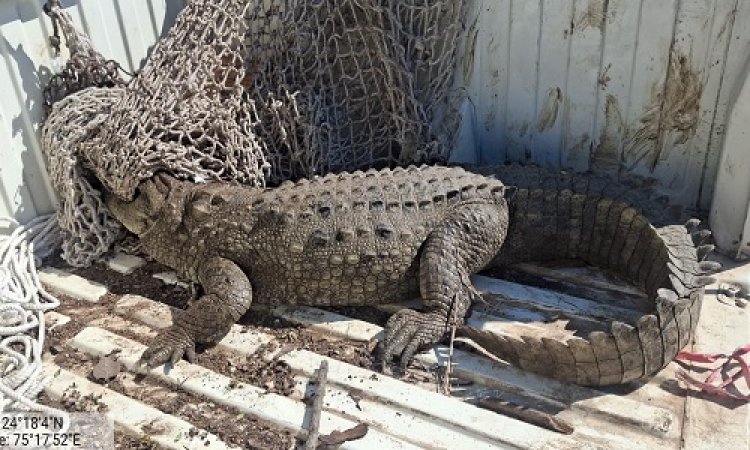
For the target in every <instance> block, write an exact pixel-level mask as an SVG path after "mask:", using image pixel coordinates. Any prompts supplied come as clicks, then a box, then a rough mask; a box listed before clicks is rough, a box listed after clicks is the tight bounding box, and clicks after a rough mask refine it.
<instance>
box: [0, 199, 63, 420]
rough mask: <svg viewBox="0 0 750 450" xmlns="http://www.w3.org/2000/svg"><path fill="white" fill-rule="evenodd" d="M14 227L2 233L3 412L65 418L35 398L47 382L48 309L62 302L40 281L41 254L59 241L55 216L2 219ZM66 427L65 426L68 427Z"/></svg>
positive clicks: (0, 395)
mask: <svg viewBox="0 0 750 450" xmlns="http://www.w3.org/2000/svg"><path fill="white" fill-rule="evenodd" d="M0 226H3V227H5V226H7V227H9V228H13V231H12V233H11V234H10V235H0V413H2V412H4V411H8V410H16V411H18V410H20V411H35V412H41V413H47V414H54V415H57V416H62V417H64V418H65V422H66V423H67V422H68V418H67V414H66V413H64V412H62V411H58V410H57V409H55V408H51V407H48V406H45V405H40V404H39V403H37V402H36V398H37V396H38V395H39V393H40V392H41V391H42V389H43V388H44V384H45V383H46V382H47V381H48V380H47V379H45V377H44V375H43V365H42V349H43V348H44V338H45V329H44V313H45V311H49V310H51V309H54V308H56V307H57V306H59V305H60V301H59V300H58V299H57V298H55V297H54V296H53V295H51V294H50V293H49V292H47V291H46V290H45V289H44V287H43V286H42V284H41V283H40V282H39V276H38V274H37V265H38V264H39V263H40V260H39V258H42V257H44V256H46V255H48V254H49V253H50V252H51V251H53V250H54V249H55V248H56V247H59V245H60V241H61V239H60V229H59V228H58V226H57V218H56V217H55V215H54V214H50V215H46V216H40V217H37V218H36V219H34V220H32V221H31V222H29V223H27V224H26V225H19V224H18V222H16V221H15V220H13V219H10V218H6V217H0ZM66 428H67V426H66Z"/></svg>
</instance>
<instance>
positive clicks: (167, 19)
mask: <svg viewBox="0 0 750 450" xmlns="http://www.w3.org/2000/svg"><path fill="white" fill-rule="evenodd" d="M41 3H42V2H41V1H32V0H3V1H2V2H0V57H1V59H2V62H0V64H1V65H2V66H3V67H2V68H0V86H4V87H6V86H7V87H8V89H2V90H1V91H0V143H2V144H1V149H0V161H2V163H1V164H0V171H2V172H1V175H0V213H2V214H7V213H10V214H11V215H14V216H15V217H16V218H18V219H20V220H28V219H29V218H31V217H33V216H35V215H37V214H39V213H41V212H46V211H49V210H51V209H52V208H53V202H52V200H51V191H50V189H49V185H48V183H47V182H46V177H45V175H44V170H43V169H42V168H43V158H42V157H41V154H40V152H39V148H38V144H37V141H36V131H35V129H36V124H37V121H38V119H39V115H40V112H41V103H40V88H39V87H40V86H41V85H43V84H44V82H46V80H47V79H48V78H49V75H50V67H51V61H52V53H51V49H50V48H49V46H48V45H47V38H46V36H47V34H48V33H47V32H48V29H47V28H48V26H49V23H48V21H47V20H46V18H43V19H41V20H40V19H39V17H40V16H42V17H43V15H42V13H41V6H40V5H41ZM467 3H468V7H467V14H466V18H465V27H466V30H467V33H466V38H465V39H464V40H463V41H462V42H460V43H459V52H460V56H461V58H462V59H461V60H460V61H459V65H458V71H457V77H456V90H455V91H456V95H458V96H464V97H465V98H466V101H465V102H464V104H463V105H462V108H461V110H462V112H463V114H464V118H465V121H464V124H463V126H462V131H461V136H462V137H461V140H460V141H459V144H458V150H459V151H458V152H457V153H460V154H462V155H468V156H463V158H464V159H466V158H468V159H476V158H481V159H482V160H484V161H487V162H496V161H506V160H508V161H531V162H536V163H540V164H544V165H550V166H557V167H563V168H572V169H576V170H586V169H590V168H593V169H596V170H599V171H604V172H606V173H612V174H620V173H635V174H639V175H645V176H649V177H655V178H657V179H658V180H659V183H660V185H661V186H662V187H663V188H664V190H665V191H667V192H668V193H670V194H671V195H672V197H673V199H674V200H676V201H679V202H681V203H684V204H686V205H693V206H694V205H698V206H700V207H701V208H704V209H707V208H708V207H709V206H710V201H711V198H712V193H713V190H714V183H715V178H716V173H717V167H718V162H719V153H720V150H721V144H722V140H723V127H724V124H725V122H726V119H727V111H728V110H729V106H730V103H731V101H732V89H731V87H732V86H735V85H737V80H739V79H740V77H742V76H744V69H745V62H746V61H747V59H748V56H750V45H748V39H750V36H748V33H747V29H746V27H743V26H741V24H739V25H737V26H736V23H737V22H739V21H738V20H736V18H737V17H745V18H746V17H750V2H744V1H738V0H717V1H713V0H637V1H634V0H568V1H558V0H538V1H528V0H467ZM63 5H64V6H65V7H66V9H67V10H68V11H69V12H71V13H72V14H73V16H74V17H75V19H76V20H77V22H78V24H79V26H80V27H81V28H82V29H83V30H85V31H86V32H87V33H88V34H89V35H90V36H91V37H92V40H93V41H94V42H95V43H96V44H97V45H98V47H99V49H100V51H102V52H103V53H104V54H105V55H106V56H108V57H111V58H113V59H115V60H117V61H119V62H120V63H121V64H123V66H124V67H126V68H128V69H130V70H133V69H136V68H138V67H139V66H140V64H141V62H142V61H143V58H144V57H145V56H146V55H147V53H148V49H149V47H150V46H151V45H152V44H153V43H154V42H155V40H156V39H157V38H158V36H159V35H160V34H161V33H162V30H164V29H165V25H168V24H171V23H172V20H173V18H174V16H175V15H176V14H177V12H178V11H179V9H180V8H181V7H182V6H183V5H184V2H183V1H182V0H168V1H165V0H79V1H74V0H68V1H65V2H63Z"/></svg>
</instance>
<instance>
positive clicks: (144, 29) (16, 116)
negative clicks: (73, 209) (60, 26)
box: [0, 0, 184, 222]
mask: <svg viewBox="0 0 750 450" xmlns="http://www.w3.org/2000/svg"><path fill="white" fill-rule="evenodd" d="M42 4H43V2H42V1H38V0H2V1H0V86H1V87H0V215H10V216H12V217H14V218H16V219H17V220H19V221H21V222H26V221H28V220H29V219H32V218H33V217H35V216H37V215H39V214H42V213H46V212H50V211H52V210H53V209H54V192H53V190H52V188H51V186H50V184H49V180H48V179H47V176H46V170H45V168H44V157H43V155H42V152H41V150H40V148H39V143H38V139H37V136H38V134H37V126H38V124H39V119H40V117H41V114H42V95H41V87H42V86H44V85H45V83H46V82H47V80H49V77H50V75H51V74H52V67H53V58H54V54H53V50H52V49H51V48H50V46H49V44H48V36H49V32H50V31H51V30H50V29H49V28H50V22H49V20H48V19H47V17H46V16H45V15H44V13H43V12H42V9H41V8H42ZM62 5H63V7H65V9H66V10H67V11H68V12H70V13H71V14H72V15H73V18H74V19H75V21H76V23H77V25H78V26H79V27H80V29H82V30H84V31H86V33H88V35H89V36H91V38H92V40H93V41H94V42H95V43H96V44H97V46H98V50H99V51H101V52H102V53H103V54H104V55H105V56H106V57H108V58H112V59H115V60H116V61H118V62H120V63H121V64H122V66H123V67H125V68H126V69H128V70H129V71H134V70H136V69H138V68H139V67H140V65H141V62H142V61H143V59H144V58H145V57H146V55H147V54H148V51H149V48H150V47H151V46H152V45H153V44H154V42H156V40H157V39H158V37H159V36H160V35H161V33H162V30H163V29H165V28H167V27H168V26H169V25H170V24H171V23H172V22H173V21H174V17H175V16H176V15H177V13H178V12H179V10H180V9H181V8H182V7H183V6H184V2H183V1H182V0H166V1H165V0H80V1H73V0H68V1H63V2H62Z"/></svg>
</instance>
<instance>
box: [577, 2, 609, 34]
mask: <svg viewBox="0 0 750 450" xmlns="http://www.w3.org/2000/svg"><path fill="white" fill-rule="evenodd" d="M608 3H609V1H608V0H590V1H589V4H588V6H587V7H586V11H585V12H584V13H583V15H582V16H581V18H580V19H578V20H577V21H576V22H575V29H576V30H578V31H583V30H585V29H586V28H589V27H590V28H599V29H600V30H601V29H602V28H603V26H604V17H605V16H606V14H607V4H608Z"/></svg>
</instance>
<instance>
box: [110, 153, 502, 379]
mask: <svg viewBox="0 0 750 450" xmlns="http://www.w3.org/2000/svg"><path fill="white" fill-rule="evenodd" d="M508 192H509V189H508V188H506V186H505V185H503V183H502V182H500V181H499V180H496V179H492V178H487V177H483V176H481V175H476V174H473V173H470V172H467V171H465V170H463V169H461V168H446V167H438V166H435V167H428V166H425V167H421V168H418V167H410V168H408V169H404V168H399V169H394V170H390V169H389V170H382V171H377V170H369V171H367V172H361V171H359V172H353V173H342V174H338V175H328V176H326V177H323V178H319V179H314V180H311V181H310V180H301V181H298V182H296V183H292V182H287V183H284V184H282V185H281V186H279V187H278V188H274V189H262V188H251V187H244V186H239V185H231V184H227V183H208V184H192V183H188V182H184V181H178V180H176V179H175V178H172V177H170V176H169V175H165V174H159V175H157V176H155V177H154V178H151V179H148V180H146V181H144V182H142V183H141V184H140V185H139V188H138V193H137V196H136V197H135V199H134V200H132V201H130V202H127V201H123V200H121V199H119V198H118V197H115V196H113V195H105V202H106V204H107V206H108V208H109V210H110V211H111V212H112V213H113V214H114V216H115V218H117V219H118V220H119V221H120V222H122V223H123V225H124V226H125V227H126V228H127V229H129V230H130V231H132V232H133V233H135V234H136V235H138V236H139V241H140V244H141V248H142V249H144V250H145V252H146V253H148V254H149V255H150V256H151V257H153V258H154V259H155V260H157V261H159V262H161V263H162V264H165V265H167V266H169V267H171V268H173V269H174V270H175V271H177V273H178V274H179V275H180V276H182V277H184V278H187V279H190V280H193V281H195V282H198V283H199V284H200V285H201V286H202V289H203V291H204V294H203V295H202V296H201V297H200V298H199V299H197V300H196V301H195V302H194V303H193V304H192V305H191V306H190V307H189V308H188V309H187V310H186V311H185V312H184V313H183V314H181V315H179V316H178V317H177V318H176V319H175V322H174V324H173V326H172V327H170V328H169V329H168V330H166V331H165V332H164V333H162V335H161V336H159V337H158V339H157V341H156V343H155V344H154V345H152V346H151V347H149V348H148V349H147V350H146V351H145V352H144V354H143V355H142V358H141V362H142V363H143V365H147V366H149V367H153V366H157V365H160V364H162V363H164V362H167V361H172V362H176V361H177V360H179V359H180V358H181V357H182V356H183V354H184V355H185V356H187V357H188V358H189V359H191V358H192V357H193V355H194V351H195V350H194V346H195V343H215V342H217V341H218V340H220V339H221V338H222V337H223V336H225V335H226V334H227V332H228V331H229V329H230V327H231V325H232V324H234V323H235V322H236V321H238V320H239V319H240V317H241V316H243V315H244V314H245V313H246V312H247V310H248V308H249V307H250V304H251V302H257V303H259V304H265V305H276V304H282V303H283V304H292V305H316V306H343V305H377V304H379V303H394V302H398V301H401V300H403V299H406V298H411V297H416V296H421V298H422V299H423V301H424V303H425V307H426V308H425V310H424V311H415V310H411V309H403V310H401V311H399V312H398V313H397V314H394V315H393V316H392V317H391V318H390V319H389V320H388V323H387V325H386V327H385V338H384V346H383V354H384V355H387V356H386V359H390V358H392V357H398V356H400V357H401V362H402V365H404V366H405V365H406V363H407V362H408V361H409V360H410V359H411V357H412V356H413V355H414V353H416V351H417V350H418V349H419V348H421V347H424V346H428V345H431V344H435V343H437V342H439V341H440V340H441V339H442V338H443V336H444V334H445V329H446V323H448V322H455V323H457V324H458V325H460V322H462V321H463V319H464V317H465V316H466V315H467V313H468V311H469V307H470V306H471V303H472V300H473V299H474V298H475V297H476V296H477V295H478V294H477V292H476V290H475V289H474V288H473V287H472V285H471V281H470V280H469V275H471V274H473V273H476V272H477V271H479V270H480V269H482V268H483V267H484V266H486V265H487V264H488V263H489V262H490V260H492V258H494V257H495V255H496V254H497V253H498V251H499V250H500V247H501V245H502V243H503V241H504V239H505V234H506V232H507V228H508V202H507V199H506V196H507V195H508ZM385 366H388V364H385Z"/></svg>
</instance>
